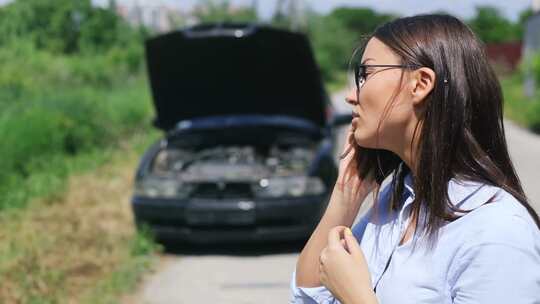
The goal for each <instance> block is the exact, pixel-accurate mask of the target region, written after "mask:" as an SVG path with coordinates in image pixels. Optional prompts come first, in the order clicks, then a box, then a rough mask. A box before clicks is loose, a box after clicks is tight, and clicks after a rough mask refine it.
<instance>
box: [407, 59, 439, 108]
mask: <svg viewBox="0 0 540 304" xmlns="http://www.w3.org/2000/svg"><path fill="white" fill-rule="evenodd" d="M411 84H412V87H411V89H412V90H411V94H412V101H413V104H415V105H421V104H422V103H423V101H424V100H425V99H426V97H427V96H428V95H429V93H430V92H431V91H432V90H433V87H434V86H435V72H434V71H433V70H432V69H430V68H426V67H421V68H419V69H417V70H415V71H414V72H413V73H412V75H411Z"/></svg>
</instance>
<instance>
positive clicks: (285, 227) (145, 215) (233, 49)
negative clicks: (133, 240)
mask: <svg viewBox="0 0 540 304" xmlns="http://www.w3.org/2000/svg"><path fill="white" fill-rule="evenodd" d="M145 56H146V64H147V70H148V75H149V82H150V87H151V92H152V99H153V102H154V105H155V110H156V117H155V119H154V121H153V125H154V126H155V127H157V128H159V129H160V130H162V131H163V137H162V138H161V139H159V140H158V141H157V142H155V143H154V144H153V145H151V146H150V147H149V148H148V149H147V150H146V152H145V153H144V155H143V156H142V158H141V160H140V163H139V166H138V168H137V171H136V176H135V183H134V187H135V190H134V193H133V196H132V199H131V206H132V210H133V213H134V219H135V223H136V226H137V227H138V229H143V227H146V229H149V230H150V231H151V233H152V234H153V235H154V237H155V238H156V239H157V240H158V241H159V242H178V243H220V242H236V241H238V242H259V241H260V242H267V241H286V240H305V239H307V237H309V236H310V234H311V233H312V231H313V229H314V228H315V226H316V225H317V223H318V221H319V220H320V218H321V216H322V213H323V212H324V210H325V208H326V205H327V204H328V199H329V196H330V194H331V191H332V189H333V185H334V183H335V180H336V177H337V170H338V169H337V164H336V161H335V159H334V146H335V143H336V129H337V127H338V126H340V125H343V124H347V123H350V120H351V115H350V114H339V115H338V114H336V113H335V112H334V110H333V107H332V105H331V103H330V100H329V98H328V95H327V93H326V90H325V88H324V85H323V81H322V78H321V74H320V72H319V68H318V66H317V64H316V62H315V59H314V56H313V53H312V50H311V46H310V43H309V40H308V38H307V37H306V36H305V35H304V34H302V33H298V32H291V31H288V30H283V29H277V28H272V27H269V26H264V25H256V24H232V23H228V24H223V23H222V24H206V25H201V26H194V27H189V28H185V29H181V30H176V31H173V32H169V33H166V34H162V35H159V36H155V37H152V38H150V39H148V40H147V41H146V42H145Z"/></svg>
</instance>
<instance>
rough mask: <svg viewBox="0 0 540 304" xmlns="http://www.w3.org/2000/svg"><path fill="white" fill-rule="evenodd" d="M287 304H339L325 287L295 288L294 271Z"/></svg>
mask: <svg viewBox="0 0 540 304" xmlns="http://www.w3.org/2000/svg"><path fill="white" fill-rule="evenodd" d="M290 286H291V296H290V300H289V304H341V303H340V302H339V301H338V300H337V299H336V298H335V297H334V296H333V295H332V293H331V292H330V290H328V288H326V287H325V286H317V287H298V286H296V269H295V270H294V271H293V275H292V278H291V284H290Z"/></svg>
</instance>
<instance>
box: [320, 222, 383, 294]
mask: <svg viewBox="0 0 540 304" xmlns="http://www.w3.org/2000/svg"><path fill="white" fill-rule="evenodd" d="M341 236H344V238H343V239H342V238H341ZM319 277H320V280H321V283H322V284H323V285H324V286H326V288H328V290H330V292H332V294H333V295H334V297H336V298H337V299H338V300H339V301H340V302H341V303H344V304H352V303H359V304H360V303H362V304H372V303H377V298H376V297H375V293H374V292H373V290H372V283H371V275H370V274H369V269H368V266H367V263H366V259H365V257H364V253H363V252H362V249H361V248H360V245H359V244H358V242H357V241H356V238H355V237H354V236H353V235H352V232H351V230H350V229H349V228H348V227H345V226H337V227H334V228H332V229H331V230H330V233H329V234H328V246H327V247H326V248H324V249H323V250H322V252H321V255H320V263H319Z"/></svg>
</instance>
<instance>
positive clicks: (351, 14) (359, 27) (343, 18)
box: [328, 7, 396, 35]
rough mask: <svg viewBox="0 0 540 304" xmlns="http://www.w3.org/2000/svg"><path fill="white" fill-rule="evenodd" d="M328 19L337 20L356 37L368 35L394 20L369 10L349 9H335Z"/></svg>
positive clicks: (391, 16)
mask: <svg viewBox="0 0 540 304" xmlns="http://www.w3.org/2000/svg"><path fill="white" fill-rule="evenodd" d="M328 17H329V18H333V19H336V20H339V21H340V22H342V23H343V25H345V27H346V28H347V29H348V30H349V31H351V32H354V33H356V34H357V35H366V34H369V33H371V32H373V31H374V30H375V29H376V28H377V27H378V26H379V25H381V24H383V23H385V22H388V21H390V20H392V19H395V18H396V16H393V15H389V14H379V13H377V12H375V11H374V10H372V9H370V8H350V7H340V8H336V9H335V10H333V11H332V12H331V13H330V14H329V15H328Z"/></svg>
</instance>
